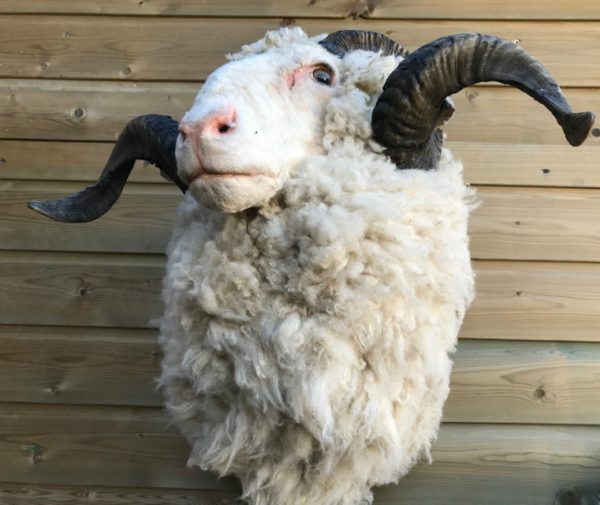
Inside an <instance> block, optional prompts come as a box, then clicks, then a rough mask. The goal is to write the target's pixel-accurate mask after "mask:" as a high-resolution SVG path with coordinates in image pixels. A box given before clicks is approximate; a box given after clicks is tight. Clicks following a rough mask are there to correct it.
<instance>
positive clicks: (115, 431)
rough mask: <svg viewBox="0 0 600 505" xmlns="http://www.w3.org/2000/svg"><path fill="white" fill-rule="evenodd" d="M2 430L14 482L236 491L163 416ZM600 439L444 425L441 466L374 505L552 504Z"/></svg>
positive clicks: (85, 412)
mask: <svg viewBox="0 0 600 505" xmlns="http://www.w3.org/2000/svg"><path fill="white" fill-rule="evenodd" d="M0 426H1V428H0V432H1V433H2V436H1V437H0V471H1V473H2V476H3V478H4V479H5V480H6V481H9V482H15V483H16V482H28V483H31V484H38V485H43V484H52V485H58V486H61V485H68V486H83V485H85V486H131V487H142V488H146V487H152V488H155V487H158V488H160V487H167V488H169V487H183V488H190V489H221V490H230V491H235V490H236V489H237V484H236V483H235V482H234V481H233V480H229V479H227V480H217V479H215V477H214V476H213V475H210V474H206V473H202V472H199V471H196V470H190V469H186V468H185V460H186V455H187V447H186V446H185V443H184V442H183V441H182V440H181V439H180V438H179V436H178V435H177V434H176V432H175V430H174V428H172V427H171V428H167V419H166V417H165V415H164V414H162V413H161V412H160V411H158V410H154V409H143V410H142V409H134V408H122V407H121V408H107V407H102V408H99V407H95V408H88V407H69V408H67V407H56V406H48V405H19V404H8V405H3V406H2V409H1V410H0ZM598 434H600V428H598V427H554V426H547V427H540V426H520V425H515V426H503V425H494V424H492V425H480V424H470V425H460V424H445V425H443V426H442V429H441V433H440V438H439V440H438V441H437V442H436V443H435V444H434V447H433V459H434V463H433V464H432V465H427V464H421V465H419V466H418V467H417V468H416V469H415V470H413V471H412V472H411V473H410V474H409V475H408V476H407V477H406V478H405V479H403V480H402V481H401V483H400V484H399V485H398V486H392V487H388V488H386V489H384V490H381V491H380V492H379V493H378V494H377V499H376V502H375V503H377V504H390V503H398V502H402V503H414V502H416V500H417V498H418V499H420V500H424V499H425V498H426V497H427V503H433V504H442V503H444V504H447V503H461V500H460V499H459V498H460V497H465V496H467V494H468V495H469V496H471V498H472V499H473V500H474V502H475V503H493V504H496V503H498V504H499V503H502V502H500V501H498V496H502V497H503V499H505V497H506V492H507V491H508V489H509V488H510V489H511V492H512V496H513V497H514V500H513V502H514V503H527V504H532V505H536V504H538V503H539V504H540V505H542V504H544V505H547V504H548V503H550V501H549V499H551V498H552V495H553V493H554V492H555V491H556V490H557V489H558V488H559V487H562V486H563V485H564V484H580V483H584V482H590V481H591V480H592V479H594V478H595V477H597V475H598V472H599V471H600V453H599V452H598V449H599V447H598V445H597V444H595V443H594V442H593V441H594V440H597V437H598ZM124 454H126V455H127V457H123V455H124ZM432 482H435V483H436V485H434V486H432ZM465 487H467V488H468V493H467V489H465ZM442 499H443V500H444V501H442ZM463 499H464V498H463ZM403 500H404V501H403ZM463 502H464V501H463ZM467 503H468V502H467Z"/></svg>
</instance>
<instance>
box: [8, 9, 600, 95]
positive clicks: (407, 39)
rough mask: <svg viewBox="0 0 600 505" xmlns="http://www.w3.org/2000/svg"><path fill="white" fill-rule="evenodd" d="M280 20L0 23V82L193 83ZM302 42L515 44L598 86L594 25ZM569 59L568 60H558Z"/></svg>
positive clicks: (311, 24) (435, 23)
mask: <svg viewBox="0 0 600 505" xmlns="http://www.w3.org/2000/svg"><path fill="white" fill-rule="evenodd" d="M282 24H289V23H288V22H287V21H285V22H282V21H281V20H279V19H232V18H222V19H218V20H214V19H211V18H194V19H186V18H181V17H178V18H168V19H165V18H160V17H149V18H144V19H140V18H135V17H90V16H32V15H27V16H12V15H5V16H2V17H0V61H2V63H3V64H2V66H0V77H12V78H24V77H27V78H32V77H36V78H40V77H41V78H53V79H118V80H121V79H122V80H159V81H193V82H198V81H200V80H201V79H205V78H206V76H207V75H208V74H209V73H210V72H212V71H213V70H214V69H215V68H216V67H218V66H220V65H222V64H223V63H225V54H227V53H231V52H236V51H238V50H239V48H240V47H241V46H242V45H243V44H248V43H250V42H254V41H255V40H258V39H259V38H261V37H262V36H263V35H264V34H265V32H266V31H268V30H273V29H277V28H279V27H280V26H281V25H282ZM300 24H301V26H302V28H303V29H304V30H305V31H306V32H307V33H308V34H309V35H317V34H320V33H327V32H332V31H335V30H340V29H346V28H352V29H368V30H374V31H380V32H385V33H386V34H387V35H389V36H390V37H392V38H394V39H395V40H398V41H399V42H400V43H401V44H403V45H404V46H406V47H407V48H409V49H411V50H413V49H416V48H417V47H420V46H421V45H423V44H425V43H427V42H430V41H432V40H435V39H437V38H438V37H441V36H443V35H448V34H452V33H460V32H469V31H473V32H483V33H491V34H494V35H497V36H499V37H502V38H505V39H508V40H519V41H520V44H521V46H522V47H523V48H525V49H526V50H527V51H529V52H531V54H533V55H534V56H535V57H537V58H538V59H539V60H540V61H542V62H543V63H544V65H545V66H546V67H547V68H548V70H549V71H550V72H551V74H552V75H553V76H554V78H555V79H556V80H557V81H558V82H559V83H560V84H561V85H562V86H580V87H581V86H590V87H595V86H598V82H599V81H600V68H599V66H598V65H590V61H593V60H594V58H595V57H596V55H597V54H598V52H599V51H600V23H599V22H585V23H581V22H555V21H553V22H546V21H537V22H520V23H511V22H506V21H481V20H478V21H466V20H461V21H446V20H444V21H439V20H397V21H391V20H385V21H383V20H381V21H378V20H368V21H367V20H364V19H359V20H344V21H338V20H324V19H306V20H302V22H301V23H300ZM565 55H568V57H565Z"/></svg>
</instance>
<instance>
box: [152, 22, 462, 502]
mask: <svg viewBox="0 0 600 505" xmlns="http://www.w3.org/2000/svg"><path fill="white" fill-rule="evenodd" d="M290 39H293V40H296V41H298V40H301V41H302V40H304V41H305V43H307V44H308V43H312V44H316V40H318V39H308V38H306V37H305V36H304V35H303V34H302V33H301V32H299V31H298V29H294V30H287V31H286V30H281V31H278V32H274V33H271V34H268V35H267V37H265V39H263V40H262V41H259V42H257V43H256V44H254V45H251V46H245V48H244V49H243V50H242V53H239V54H238V55H235V56H233V58H234V59H235V58H238V59H241V58H243V57H245V56H246V55H251V54H255V53H256V52H264V51H267V50H268V48H269V47H272V46H277V47H280V46H282V45H283V46H285V43H286V41H288V40H290ZM395 64H396V60H395V58H394V57H387V58H383V57H380V56H377V55H374V54H373V53H367V52H364V51H357V52H356V53H353V54H352V55H349V56H348V57H346V58H345V59H344V61H343V65H344V69H343V73H342V75H341V76H340V80H341V81H342V82H341V85H340V86H339V89H338V91H337V92H336V96H335V97H333V98H332V99H331V101H330V102H329V104H328V105H327V108H326V113H325V119H324V124H323V132H322V133H323V153H322V154H313V155H310V156H307V157H306V159H304V160H303V161H302V162H301V163H299V164H298V165H296V166H294V167H293V168H291V169H290V174H289V177H288V178H287V179H286V180H285V181H284V182H283V183H282V187H281V189H280V190H279V191H278V192H277V194H276V195H275V196H274V197H273V198H271V199H270V200H269V201H268V202H267V203H266V204H265V205H263V206H262V207H261V208H259V209H250V210H246V211H243V212H239V213H236V214H225V213H222V212H218V211H214V210H210V209H208V208H206V207H203V206H202V205H200V204H199V203H198V202H197V201H196V200H195V199H194V198H193V197H192V196H191V195H190V194H188V195H187V196H186V197H185V199H184V201H183V203H182V204H181V206H180V208H179V211H178V218H177V223H176V226H175V231H174V235H173V238H172V241H171V243H170V246H169V250H168V254H169V260H168V266H167V274H166V277H165V281H164V289H163V300H164V303H165V314H164V317H163V319H162V324H161V337H160V342H161V344H162V346H163V348H164V354H165V356H164V361H163V366H162V376H161V385H162V387H163V389H164V392H165V395H166V402H167V403H166V404H167V408H168V410H169V411H170V413H171V414H172V415H173V417H174V419H175V421H176V423H177V424H178V426H179V427H180V428H181V430H182V432H183V433H184V435H185V437H186V438H187V440H188V441H189V442H190V444H191V446H192V449H191V453H190V457H189V464H191V465H198V466H200V467H201V468H204V469H208V470H212V471H216V472H218V473H220V474H223V475H224V474H234V475H236V476H238V477H239V478H240V480H241V482H242V486H243V491H244V496H245V498H246V499H247V500H249V502H250V503H252V504H254V505H284V504H285V505H287V504H290V505H291V504H293V505H357V504H365V503H371V500H372V495H371V487H372V486H374V485H382V484H387V483H391V482H396V481H397V480H398V479H399V478H400V477H401V476H402V475H404V474H405V473H406V472H407V471H408V470H409V469H410V468H411V466H412V465H413V464H414V463H415V462H416V461H417V460H418V459H419V458H420V457H428V455H429V448H430V444H431V441H432V440H433V439H434V438H435V436H436V433H437V429H438V426H439V423H440V419H441V414H442V407H443V404H444V401H445V399H446V397H447V394H448V383H449V378H450V370H451V365H452V363H451V361H450V359H449V357H448V353H450V352H452V351H453V350H454V347H455V344H456V338H457V333H458V330H459V327H460V324H461V322H462V319H463V316H464V313H465V310H466V308H467V306H468V304H469V303H470V301H471V299H472V297H473V272H472V270H471V265H470V258H469V251H468V238H467V219H468V214H469V210H470V207H471V199H472V195H471V191H470V190H469V189H468V188H467V187H466V186H465V184H464V183H463V180H462V166H461V164H460V163H459V162H458V161H456V160H454V159H453V158H452V156H451V155H450V153H449V152H448V151H446V150H444V152H443V155H442V159H441V161H440V163H439V166H438V167H437V168H436V169H435V170H428V171H425V170H398V169H397V168H396V167H395V166H394V164H393V163H391V162H390V161H389V160H388V159H387V158H386V157H385V156H384V155H383V154H381V147H380V146H378V145H377V144H375V143H374V142H373V141H372V140H371V138H370V137H371V131H370V124H369V122H370V114H371V111H372V108H373V106H374V104H375V101H376V99H377V96H378V94H379V93H380V92H381V86H382V85H383V82H384V81H385V77H386V76H387V74H388V73H389V72H390V71H391V70H392V69H393V68H394V66H395Z"/></svg>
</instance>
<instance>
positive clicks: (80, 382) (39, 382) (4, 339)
mask: <svg viewBox="0 0 600 505" xmlns="http://www.w3.org/2000/svg"><path fill="white" fill-rule="evenodd" d="M156 339H157V332H155V331H148V330H135V329H122V328H102V329H100V328H77V327H75V328H70V327H60V326H59V327H56V326H50V327H44V326H39V327H38V326H25V327H21V326H6V327H2V328H0V349H2V351H1V352H0V363H1V365H0V398H2V401H4V402H29V403H58V404H69V405H71V404H85V405H101V404H104V405H132V406H160V405H161V404H162V401H161V400H162V399H161V395H160V393H159V392H158V391H157V390H156V383H155V379H156V378H157V377H158V375H159V373H160V370H159V364H160V359H161V351H160V348H159V346H158V343H157V342H156ZM0 502H1V500H0Z"/></svg>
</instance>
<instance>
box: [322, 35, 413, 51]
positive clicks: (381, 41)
mask: <svg viewBox="0 0 600 505" xmlns="http://www.w3.org/2000/svg"><path fill="white" fill-rule="evenodd" d="M319 44H321V45H322V46H323V47H324V48H325V49H327V50H328V51H329V52H330V53H332V54H335V55H336V56H339V57H340V58H343V57H344V55H345V54H346V53H348V52H350V51H355V50H357V49H363V50H365V51H374V52H377V51H381V54H382V56H391V55H396V56H404V55H405V54H407V53H408V51H407V50H406V49H404V48H403V47H402V46H401V45H400V44H398V43H397V42H395V41H393V40H392V39H390V38H389V37H387V36H385V35H383V34H382V33H377V32H369V31H365V30H340V31H337V32H333V33H330V34H329V35H327V37H325V38H324V39H323V40H321V41H320V42H319Z"/></svg>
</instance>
